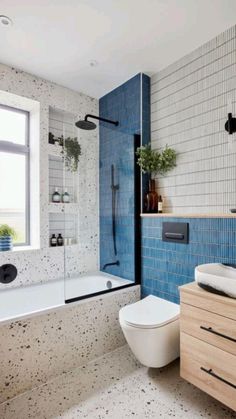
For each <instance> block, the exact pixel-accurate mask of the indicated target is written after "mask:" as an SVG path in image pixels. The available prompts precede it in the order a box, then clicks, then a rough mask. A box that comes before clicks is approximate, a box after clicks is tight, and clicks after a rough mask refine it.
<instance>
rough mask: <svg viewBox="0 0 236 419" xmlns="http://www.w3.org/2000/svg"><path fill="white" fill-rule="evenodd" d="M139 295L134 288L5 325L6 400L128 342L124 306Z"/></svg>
mask: <svg viewBox="0 0 236 419" xmlns="http://www.w3.org/2000/svg"><path fill="white" fill-rule="evenodd" d="M139 298H140V287H139V286H135V287H130V288H127V289H123V290H120V291H116V292H114V293H110V294H109V295H108V294H107V295H106V296H105V295H104V296H102V297H98V298H95V299H88V300H84V302H80V303H75V304H68V305H66V306H64V307H62V308H61V309H57V310H55V311H54V310H53V311H51V312H50V313H47V314H41V315H39V316H35V317H32V318H29V319H25V320H19V321H15V322H11V323H7V324H5V325H3V326H1V327H0V403H1V402H4V401H5V400H7V399H10V398H12V397H14V396H16V395H17V394H20V393H22V392H24V391H26V390H29V389H31V388H33V387H36V386H38V385H40V384H43V383H45V382H47V381H48V380H51V379H52V378H53V377H56V376H58V375H60V374H62V373H65V372H68V371H71V370H73V369H74V368H78V367H79V366H81V365H83V364H86V363H87V362H89V361H91V360H92V359H96V358H98V357H99V356H101V355H104V354H106V353H107V352H110V351H113V350H114V349H117V348H118V347H120V346H122V345H124V344H125V339H124V336H123V333H122V331H121V328H120V325H119V320H118V316H119V310H120V308H121V307H123V306H124V305H126V304H130V303H132V302H135V301H137V300H139ZM0 419H2V417H1V415H0Z"/></svg>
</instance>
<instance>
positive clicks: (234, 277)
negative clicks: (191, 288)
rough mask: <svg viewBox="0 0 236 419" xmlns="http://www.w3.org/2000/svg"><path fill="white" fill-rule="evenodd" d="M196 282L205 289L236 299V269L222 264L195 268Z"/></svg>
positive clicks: (210, 264) (209, 264)
mask: <svg viewBox="0 0 236 419" xmlns="http://www.w3.org/2000/svg"><path fill="white" fill-rule="evenodd" d="M195 281H196V282H197V283H198V284H199V285H200V284H201V285H202V286H203V288H205V289H207V287H211V288H212V291H213V290H215V291H216V292H218V293H224V294H226V295H228V296H229V297H233V298H236V269H235V268H232V267H231V266H225V265H222V264H221V263H208V264H205V265H199V266H197V267H196V268H195ZM209 290H210V289H209Z"/></svg>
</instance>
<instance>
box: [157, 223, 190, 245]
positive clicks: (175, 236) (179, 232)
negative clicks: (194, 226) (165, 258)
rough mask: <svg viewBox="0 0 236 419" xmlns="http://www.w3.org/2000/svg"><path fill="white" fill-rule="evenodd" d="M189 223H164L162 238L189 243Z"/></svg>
mask: <svg viewBox="0 0 236 419" xmlns="http://www.w3.org/2000/svg"><path fill="white" fill-rule="evenodd" d="M188 236H189V224H188V223H173V222H165V223H162V240H163V241H164V242H173V243H180V244H181V243H182V244H183V243H185V244H186V243H188Z"/></svg>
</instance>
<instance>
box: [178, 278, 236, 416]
mask: <svg viewBox="0 0 236 419" xmlns="http://www.w3.org/2000/svg"><path fill="white" fill-rule="evenodd" d="M180 363H181V366H180V375H181V377H183V378H184V379H185V380H187V381H189V382H190V383H192V384H194V385H195V386H197V387H199V388H200V389H201V390H203V391H205V392H206V393H208V394H210V395H211V396H213V397H215V398H216V399H217V400H219V401H221V402H222V403H224V404H225V405H226V406H228V407H230V408H231V409H234V410H235V411H236V300H235V299H232V298H227V297H222V296H220V295H216V294H212V293H209V292H207V291H205V290H203V289H201V288H200V287H199V286H198V285H197V284H196V283H195V282H194V283H191V284H188V285H184V286H182V287H180Z"/></svg>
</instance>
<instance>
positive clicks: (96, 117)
mask: <svg viewBox="0 0 236 419" xmlns="http://www.w3.org/2000/svg"><path fill="white" fill-rule="evenodd" d="M88 118H93V119H98V121H103V122H108V123H109V124H113V125H115V126H116V127H117V125H119V122H118V121H112V120H111V119H106V118H102V117H101V116H96V115H91V114H89V113H88V114H87V115H85V118H84V119H85V121H87V120H88Z"/></svg>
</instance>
